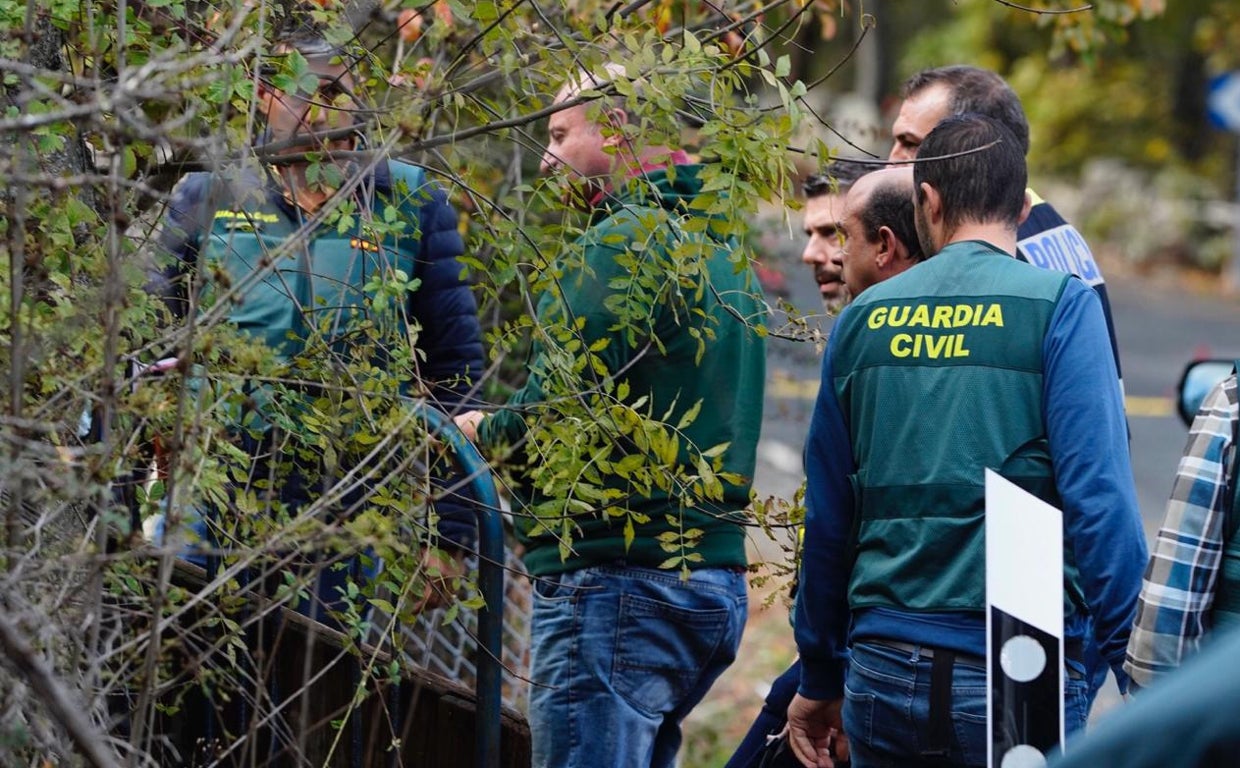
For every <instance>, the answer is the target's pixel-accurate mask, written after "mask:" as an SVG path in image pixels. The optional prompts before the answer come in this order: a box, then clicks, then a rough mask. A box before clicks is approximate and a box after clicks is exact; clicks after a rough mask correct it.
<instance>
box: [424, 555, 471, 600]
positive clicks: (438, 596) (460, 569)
mask: <svg viewBox="0 0 1240 768" xmlns="http://www.w3.org/2000/svg"><path fill="white" fill-rule="evenodd" d="M418 571H419V573H420V574H421V576H422V580H423V593H422V598H421V601H420V602H419V603H418V605H417V608H416V610H417V612H418V613H421V612H422V611H429V610H433V609H435V608H442V607H443V606H445V605H447V604H448V603H450V602H452V600H453V599H454V598H455V597H456V589H457V586H458V585H459V584H460V579H461V578H462V577H463V576H464V575H465V553H464V552H461V551H454V552H449V551H446V550H442V549H436V548H434V547H423V548H422V564H421V567H420V568H419V569H418Z"/></svg>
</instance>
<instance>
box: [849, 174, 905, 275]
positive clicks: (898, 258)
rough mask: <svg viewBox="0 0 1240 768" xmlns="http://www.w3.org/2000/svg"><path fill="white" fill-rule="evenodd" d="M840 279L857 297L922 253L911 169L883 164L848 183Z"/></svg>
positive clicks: (899, 271) (900, 269)
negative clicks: (842, 276) (914, 208)
mask: <svg viewBox="0 0 1240 768" xmlns="http://www.w3.org/2000/svg"><path fill="white" fill-rule="evenodd" d="M843 229H844V283H845V284H846V285H847V286H848V290H849V291H850V292H851V293H852V294H853V295H854V296H856V295H857V294H859V293H860V292H861V291H864V290H865V289H866V288H869V287H870V286H872V285H874V284H875V283H879V282H882V281H883V280H886V279H888V278H891V277H894V276H895V275H897V274H899V273H901V272H903V271H904V270H906V269H908V268H909V267H911V266H913V265H914V264H916V263H917V262H919V261H921V260H922V259H923V258H924V256H923V254H922V251H921V248H920V246H919V245H918V241H917V226H916V219H915V218H914V213H913V169H912V168H908V167H900V168H885V169H883V170H881V171H874V172H873V173H868V174H866V175H864V176H862V177H861V178H859V179H857V181H856V182H854V183H853V185H852V188H850V189H849V190H848V196H847V197H846V198H845V201H844V219H843Z"/></svg>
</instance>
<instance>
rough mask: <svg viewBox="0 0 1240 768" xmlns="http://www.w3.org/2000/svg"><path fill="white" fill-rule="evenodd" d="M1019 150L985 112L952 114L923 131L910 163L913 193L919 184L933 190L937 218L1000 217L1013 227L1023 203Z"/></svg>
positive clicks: (951, 221)
mask: <svg viewBox="0 0 1240 768" xmlns="http://www.w3.org/2000/svg"><path fill="white" fill-rule="evenodd" d="M1027 181H1028V173H1027V170H1026V167H1025V153H1024V152H1023V151H1022V150H1021V148H1020V147H1019V145H1018V142H1017V140H1016V137H1015V136H1013V135H1012V132H1011V131H1010V130H1008V128H1007V126H1005V125H1004V124H1003V123H1001V122H999V121H998V120H995V119H993V118H990V117H987V116H986V115H979V114H977V113H976V112H966V113H965V114H963V115H952V116H951V117H948V118H946V119H945V120H943V122H941V123H939V124H938V125H937V126H935V127H934V130H932V131H930V133H929V134H928V135H927V136H926V140H925V141H923V142H922V143H921V148H920V149H919V150H918V153H917V162H916V163H915V164H914V165H913V184H914V186H915V187H916V189H917V199H918V201H919V202H924V200H925V193H924V190H922V188H921V185H922V184H923V183H925V184H929V185H930V186H932V187H934V188H935V189H936V190H938V193H939V196H940V197H941V198H942V201H943V221H944V223H945V224H946V225H947V226H948V227H953V228H954V227H956V226H959V225H960V224H961V223H963V222H966V221H973V222H980V223H990V222H1002V223H1004V224H1009V225H1011V226H1012V228H1013V229H1015V228H1016V226H1017V224H1019V222H1020V214H1021V210H1022V209H1023V208H1024V206H1025V184H1026V183H1027Z"/></svg>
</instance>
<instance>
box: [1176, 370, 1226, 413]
mask: <svg viewBox="0 0 1240 768" xmlns="http://www.w3.org/2000/svg"><path fill="white" fill-rule="evenodd" d="M1235 362H1236V361H1235V360H1196V361H1194V362H1191V363H1189V364H1188V365H1187V366H1185V367H1184V374H1183V375H1182V376H1180V384H1179V386H1178V387H1176V394H1177V395H1179V397H1178V398H1177V399H1176V408H1177V409H1178V410H1179V412H1180V419H1182V420H1183V421H1184V424H1185V425H1187V426H1191V425H1192V423H1193V419H1195V418H1197V411H1198V410H1199V409H1200V408H1201V401H1202V400H1205V399H1206V395H1208V394H1210V390H1212V389H1214V386H1215V385H1216V384H1218V383H1219V382H1220V381H1222V380H1223V379H1225V378H1227V376H1228V375H1230V374H1231V371H1232V366H1234V365H1235Z"/></svg>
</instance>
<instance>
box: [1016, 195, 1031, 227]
mask: <svg viewBox="0 0 1240 768" xmlns="http://www.w3.org/2000/svg"><path fill="white" fill-rule="evenodd" d="M1032 210H1033V196H1032V195H1030V194H1029V190H1027V189H1026V190H1025V204H1024V205H1023V206H1021V209H1020V218H1019V219H1017V220H1016V226H1018V227H1019V226H1020V225H1021V224H1024V223H1025V219H1027V218H1029V212H1030V211H1032Z"/></svg>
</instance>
